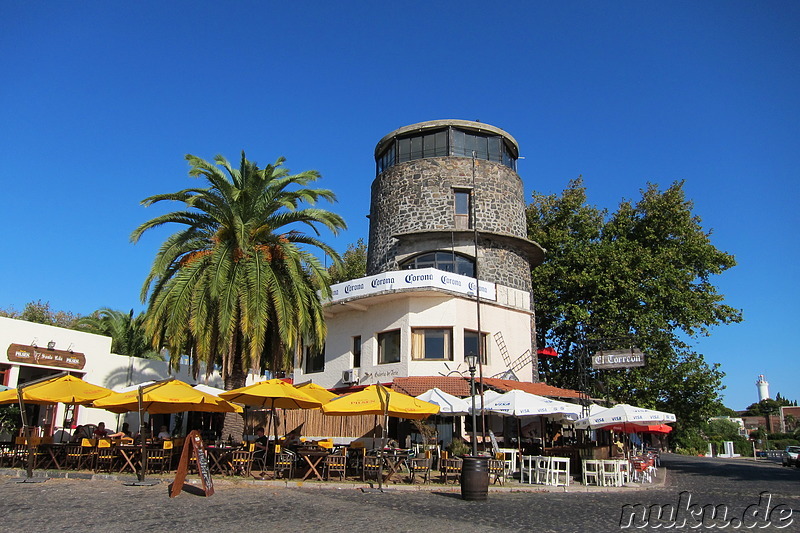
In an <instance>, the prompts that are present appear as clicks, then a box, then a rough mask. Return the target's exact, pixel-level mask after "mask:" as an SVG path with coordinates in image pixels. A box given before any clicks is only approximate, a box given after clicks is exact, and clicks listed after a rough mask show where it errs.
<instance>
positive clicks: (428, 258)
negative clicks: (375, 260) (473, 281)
mask: <svg viewBox="0 0 800 533" xmlns="http://www.w3.org/2000/svg"><path fill="white" fill-rule="evenodd" d="M400 268H401V269H402V270H412V269H416V268H437V269H439V270H444V271H445V272H452V273H453V274H461V275H462V276H469V277H474V276H475V261H473V260H472V258H469V257H465V256H463V255H459V254H457V253H455V252H441V251H440V252H426V253H424V254H419V255H417V256H414V257H412V258H411V259H409V260H407V261H404V262H402V263H400Z"/></svg>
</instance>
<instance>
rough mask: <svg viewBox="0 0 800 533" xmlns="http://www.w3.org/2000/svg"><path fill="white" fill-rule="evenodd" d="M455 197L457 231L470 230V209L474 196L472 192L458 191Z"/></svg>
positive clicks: (455, 192)
mask: <svg viewBox="0 0 800 533" xmlns="http://www.w3.org/2000/svg"><path fill="white" fill-rule="evenodd" d="M454 195H455V213H456V215H455V217H456V219H455V226H456V229H470V228H471V227H472V224H470V207H471V199H472V195H471V194H470V191H467V190H459V189H456V190H455V191H454Z"/></svg>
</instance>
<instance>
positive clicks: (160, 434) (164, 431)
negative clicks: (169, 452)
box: [156, 426, 172, 440]
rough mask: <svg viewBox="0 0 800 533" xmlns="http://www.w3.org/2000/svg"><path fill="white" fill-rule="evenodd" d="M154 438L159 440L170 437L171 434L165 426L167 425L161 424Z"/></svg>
mask: <svg viewBox="0 0 800 533" xmlns="http://www.w3.org/2000/svg"><path fill="white" fill-rule="evenodd" d="M156 438H157V439H161V440H169V439H171V438H172V435H171V434H170V432H169V428H167V426H161V428H160V429H159V430H158V435H157V436H156Z"/></svg>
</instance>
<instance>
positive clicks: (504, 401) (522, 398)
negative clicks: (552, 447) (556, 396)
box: [484, 389, 574, 417]
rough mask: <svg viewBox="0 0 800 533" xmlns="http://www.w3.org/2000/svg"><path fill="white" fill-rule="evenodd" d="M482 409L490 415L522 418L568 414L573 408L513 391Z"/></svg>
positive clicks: (523, 392) (548, 399)
mask: <svg viewBox="0 0 800 533" xmlns="http://www.w3.org/2000/svg"><path fill="white" fill-rule="evenodd" d="M484 409H485V410H486V411H488V412H490V413H497V414H500V415H503V416H516V417H522V416H536V415H553V414H568V413H570V412H571V411H572V410H573V409H574V406H573V404H568V403H566V402H560V401H558V400H553V399H551V398H546V397H544V396H538V395H536V394H531V393H529V392H525V391H521V390H518V389H514V390H510V391H508V392H507V393H505V394H501V395H500V396H498V397H497V398H495V399H494V400H492V401H491V402H489V403H487V404H486V406H485V407H484Z"/></svg>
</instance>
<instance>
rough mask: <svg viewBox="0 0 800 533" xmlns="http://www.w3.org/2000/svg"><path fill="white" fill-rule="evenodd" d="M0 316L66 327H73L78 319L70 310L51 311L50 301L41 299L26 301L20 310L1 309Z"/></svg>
mask: <svg viewBox="0 0 800 533" xmlns="http://www.w3.org/2000/svg"><path fill="white" fill-rule="evenodd" d="M0 316H4V317H6V318H15V319H17V320H27V321H28V322H35V323H37V324H47V325H48V326H57V327H60V328H67V329H75V328H76V325H77V322H78V319H80V315H78V314H75V313H72V312H70V311H53V310H52V309H51V308H50V302H42V301H41V300H36V301H35V302H28V303H26V304H25V308H24V309H23V310H22V312H19V311H17V310H16V309H14V308H9V309H2V310H0Z"/></svg>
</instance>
